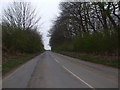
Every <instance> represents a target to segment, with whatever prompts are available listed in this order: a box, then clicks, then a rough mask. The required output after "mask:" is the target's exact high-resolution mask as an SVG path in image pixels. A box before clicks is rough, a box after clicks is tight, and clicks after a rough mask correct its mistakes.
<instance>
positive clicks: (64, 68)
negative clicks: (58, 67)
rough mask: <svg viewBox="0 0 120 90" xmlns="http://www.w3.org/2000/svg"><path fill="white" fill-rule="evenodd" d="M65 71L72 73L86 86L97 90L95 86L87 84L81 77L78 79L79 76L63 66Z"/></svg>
mask: <svg viewBox="0 0 120 90" xmlns="http://www.w3.org/2000/svg"><path fill="white" fill-rule="evenodd" d="M62 67H63V68H64V69H65V70H67V71H68V72H69V73H71V74H72V75H73V76H74V77H76V78H77V79H79V80H80V81H82V82H83V83H84V84H86V85H87V86H88V87H90V88H92V89H93V90H95V88H94V87H93V86H91V85H90V84H88V83H86V82H85V81H84V80H82V79H81V78H80V77H78V76H77V75H75V74H74V73H73V72H71V71H70V70H68V69H67V68H66V67H65V66H62Z"/></svg>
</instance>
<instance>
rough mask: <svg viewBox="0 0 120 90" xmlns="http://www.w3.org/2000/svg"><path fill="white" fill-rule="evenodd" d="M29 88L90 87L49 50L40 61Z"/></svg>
mask: <svg viewBox="0 0 120 90" xmlns="http://www.w3.org/2000/svg"><path fill="white" fill-rule="evenodd" d="M28 87H29V88H89V86H87V85H86V84H84V83H83V82H82V81H80V80H78V79H76V78H75V77H73V76H72V75H71V74H70V73H68V72H67V71H66V70H64V69H63V67H62V66H61V65H60V64H59V61H57V60H56V59H54V58H53V57H52V56H51V55H50V53H49V52H46V54H45V56H44V58H43V59H42V60H41V61H39V63H38V65H37V67H36V69H35V71H34V73H33V75H32V77H31V80H30V82H29V84H28Z"/></svg>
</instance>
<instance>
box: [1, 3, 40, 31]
mask: <svg viewBox="0 0 120 90" xmlns="http://www.w3.org/2000/svg"><path fill="white" fill-rule="evenodd" d="M4 12H5V13H4V16H3V23H8V24H9V25H12V26H15V27H19V28H22V29H23V30H29V29H35V28H37V23H38V22H39V20H40V17H39V18H38V17H37V15H36V12H35V9H33V8H32V7H31V4H30V3H29V2H13V3H12V4H11V5H10V6H9V7H8V8H7V9H5V10H4Z"/></svg>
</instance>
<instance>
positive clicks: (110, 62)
mask: <svg viewBox="0 0 120 90" xmlns="http://www.w3.org/2000/svg"><path fill="white" fill-rule="evenodd" d="M59 53H61V54H63V55H67V56H70V57H73V58H78V59H81V60H85V61H89V62H94V63H98V64H103V65H107V66H112V67H115V68H120V66H119V65H120V61H119V60H118V59H113V58H107V57H103V56H95V55H89V54H80V53H75V52H59Z"/></svg>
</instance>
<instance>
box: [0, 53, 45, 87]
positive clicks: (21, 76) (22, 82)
mask: <svg viewBox="0 0 120 90" xmlns="http://www.w3.org/2000/svg"><path fill="white" fill-rule="evenodd" d="M43 55H44V53H43V54H41V55H39V56H37V57H35V58H33V59H32V60H30V61H29V62H27V63H25V64H23V65H22V66H21V67H19V68H18V69H16V70H15V71H14V72H13V73H11V74H10V75H8V76H7V77H5V78H3V80H2V87H3V88H26V87H27V85H28V82H29V80H30V78H31V75H32V73H33V71H34V69H35V67H36V65H37V63H38V61H39V60H40V58H42V56H43Z"/></svg>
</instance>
